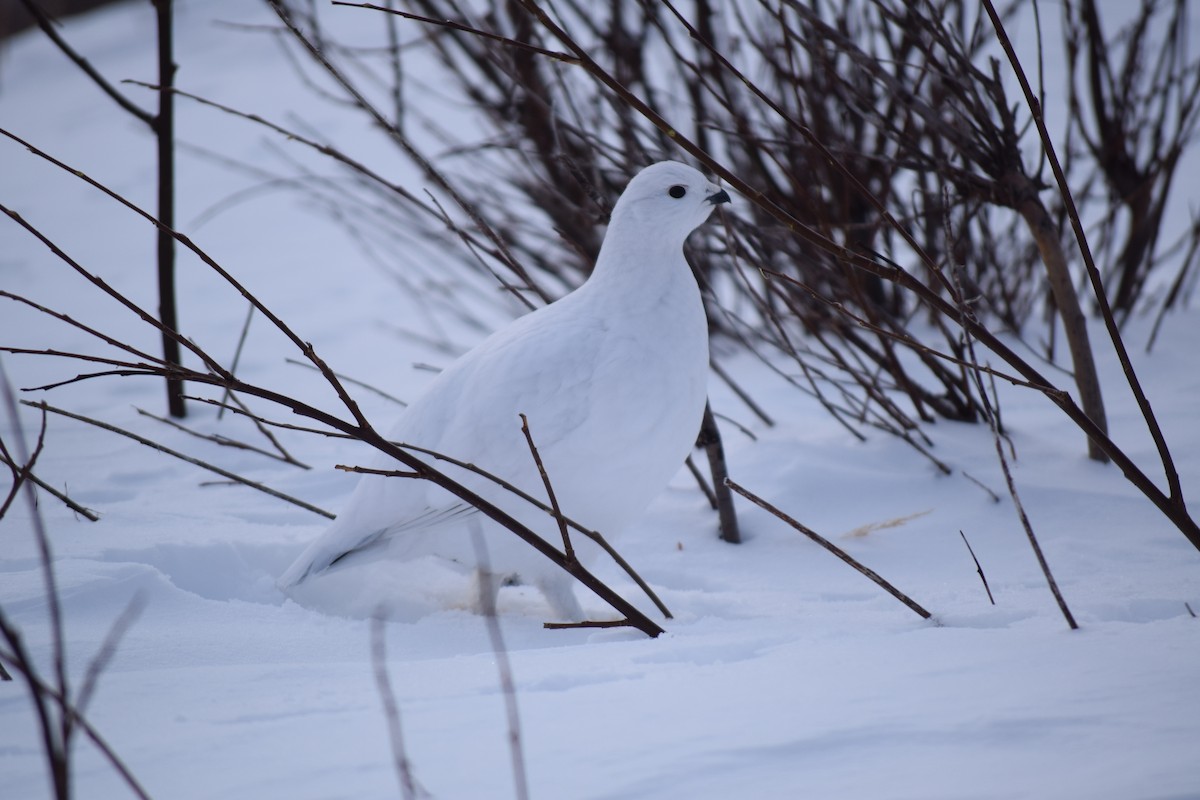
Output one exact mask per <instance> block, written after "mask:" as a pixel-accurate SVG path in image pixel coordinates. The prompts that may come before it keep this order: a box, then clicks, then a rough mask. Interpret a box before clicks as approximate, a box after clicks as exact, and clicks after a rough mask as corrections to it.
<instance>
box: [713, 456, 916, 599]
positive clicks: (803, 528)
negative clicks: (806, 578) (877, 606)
mask: <svg viewBox="0 0 1200 800" xmlns="http://www.w3.org/2000/svg"><path fill="white" fill-rule="evenodd" d="M725 483H726V485H727V486H728V487H729V488H730V489H732V490H733V491H735V492H737V493H738V494H740V495H741V496H742V497H744V498H746V499H747V500H749V501H750V502H751V503H754V505H756V506H758V507H759V508H762V509H765V510H767V511H770V512H771V513H772V514H774V515H775V516H777V517H779V518H780V519H781V520H783V521H784V522H786V523H787V524H788V525H791V526H792V527H793V528H795V529H796V530H798V531H800V533H803V534H804V535H805V536H807V537H808V538H809V539H812V540H813V541H814V542H816V543H817V544H819V545H821V547H824V548H825V549H826V550H828V551H829V552H831V553H833V554H834V555H835V556H837V557H838V558H840V559H841V560H842V561H844V562H846V563H847V564H849V565H850V566H851V567H853V568H854V569H855V570H857V571H858V572H859V573H861V574H863V575H865V576H866V577H867V578H869V579H870V580H871V581H873V582H874V583H875V584H876V585H877V586H879V587H881V588H882V589H883V590H884V591H886V592H887V593H888V594H890V595H891V596H892V597H894V598H896V599H897V600H899V601H900V602H901V603H904V605H906V606H908V607H909V608H910V609H912V610H913V611H914V612H916V613H917V614H918V615H920V617H921V618H922V619H929V618H930V617H931V616H932V615H931V614H930V613H929V612H928V611H926V610H925V609H924V608H922V607H921V606H920V605H918V604H917V603H916V601H914V600H913V599H911V598H910V597H909V596H908V595H906V594H905V593H904V592H902V591H900V590H899V589H897V588H896V587H895V586H893V585H892V584H891V583H889V582H888V581H886V580H884V579H883V578H882V577H880V575H879V573H877V572H875V571H874V570H873V569H871V568H870V567H866V566H863V565H862V564H860V563H859V562H858V561H857V560H855V558H854V557H853V556H851V555H850V554H849V553H847V552H846V551H845V550H843V549H842V548H840V547H838V546H837V545H836V544H834V543H833V542H831V541H829V540H828V539H826V538H825V537H824V536H822V535H821V534H819V533H817V532H816V531H814V530H813V529H812V528H809V527H808V526H807V525H804V524H803V523H800V522H797V521H796V520H795V519H793V518H792V517H790V516H788V515H787V514H785V513H783V512H782V511H780V510H779V509H778V508H776V507H775V506H773V505H771V504H770V503H768V502H767V501H766V500H763V499H762V498H761V497H759V496H758V495H756V494H754V493H752V492H750V491H749V490H747V489H744V488H742V487H741V486H739V485H738V484H736V483H734V481H733V480H731V479H729V478H726V479H725Z"/></svg>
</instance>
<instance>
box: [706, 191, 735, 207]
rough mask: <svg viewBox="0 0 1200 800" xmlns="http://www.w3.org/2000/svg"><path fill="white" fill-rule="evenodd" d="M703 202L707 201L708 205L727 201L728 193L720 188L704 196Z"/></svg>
mask: <svg viewBox="0 0 1200 800" xmlns="http://www.w3.org/2000/svg"><path fill="white" fill-rule="evenodd" d="M704 202H706V203H708V204H709V205H710V206H715V205H720V204H721V203H728V202H729V193H728V192H726V191H725V190H724V189H722V190H721V191H719V192H717V193H716V194H710V195H709V196H708V197H706V198H704Z"/></svg>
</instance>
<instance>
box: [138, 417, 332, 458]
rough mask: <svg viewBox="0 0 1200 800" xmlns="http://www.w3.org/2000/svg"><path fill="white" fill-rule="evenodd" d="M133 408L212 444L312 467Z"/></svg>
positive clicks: (217, 434)
mask: <svg viewBox="0 0 1200 800" xmlns="http://www.w3.org/2000/svg"><path fill="white" fill-rule="evenodd" d="M133 410H134V411H136V412H137V413H139V414H141V415H142V416H143V417H149V418H150V419H153V420H158V421H159V422H161V423H163V424H164V425H169V426H170V427H172V428H174V429H175V430H177V431H182V432H183V433H186V434H188V435H189V436H194V437H196V438H197V439H203V440H204V441H206V442H213V443H214V444H219V445H220V446H222V447H232V448H233V449H235V450H246V451H247V452H250V453H258V454H259V455H260V456H266V457H267V458H272V459H274V460H276V461H282V462H284V463H285V464H291V465H293V466H296V467H300V468H301V469H312V467H310V466H308V465H307V464H303V463H301V462H299V461H296V460H295V459H293V458H291V457H288V456H282V455H279V454H278V453H272V452H271V451H270V450H263V449H262V448H261V447H255V446H254V445H252V444H247V443H246V442H240V441H238V440H237V439H230V438H229V437H228V436H222V435H221V434H219V433H201V432H200V431H194V430H192V429H191V428H189V427H187V426H186V425H183V424H180V423H178V422H176V421H175V420H173V419H168V418H167V417H160V416H159V415H158V414H152V413H151V412H149V411H146V410H145V409H142V408H138V407H137V406H134V407H133Z"/></svg>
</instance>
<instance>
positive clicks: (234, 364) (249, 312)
mask: <svg viewBox="0 0 1200 800" xmlns="http://www.w3.org/2000/svg"><path fill="white" fill-rule="evenodd" d="M252 319H254V306H252V305H247V307H246V321H245V322H243V323H242V332H241V334H240V335H239V336H238V341H237V346H236V347H235V348H234V350H233V361H231V362H230V364H229V372H230V373H231V374H233V375H236V374H237V369H238V362H240V361H241V360H242V348H243V347H245V346H246V337H247V336H248V335H249V333H250V320H252ZM228 400H229V389H226V390H225V392H224V394H222V395H221V402H222V403H224V402H226V401H228ZM223 416H225V409H224V408H222V409H220V410H219V411H217V421H218V422H220V421H221V418H222V417H223Z"/></svg>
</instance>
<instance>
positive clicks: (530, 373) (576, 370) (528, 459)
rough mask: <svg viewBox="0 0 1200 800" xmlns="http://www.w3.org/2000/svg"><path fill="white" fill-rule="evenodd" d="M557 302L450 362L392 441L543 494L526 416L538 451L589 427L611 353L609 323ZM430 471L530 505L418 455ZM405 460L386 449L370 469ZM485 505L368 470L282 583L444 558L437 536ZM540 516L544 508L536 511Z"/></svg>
mask: <svg viewBox="0 0 1200 800" xmlns="http://www.w3.org/2000/svg"><path fill="white" fill-rule="evenodd" d="M566 299H567V298H564V300H560V301H559V302H558V303H556V304H554V305H552V306H547V307H545V308H544V309H541V310H539V311H536V312H534V313H532V314H529V315H526V316H525V317H522V318H520V319H518V320H516V321H515V322H514V323H513V324H512V325H510V326H509V327H507V328H505V329H503V330H501V331H500V332H498V333H497V334H496V335H493V336H492V337H491V338H489V339H487V340H485V341H484V342H483V343H482V344H480V345H479V346H478V347H476V348H475V349H474V350H472V351H470V352H469V353H467V354H466V355H464V356H463V357H462V358H460V359H459V360H458V361H456V362H455V363H454V364H452V365H451V366H450V367H449V368H447V369H446V370H445V371H444V372H443V373H442V374H441V375H440V376H438V378H437V379H435V381H434V382H433V383H432V384H431V385H430V386H429V388H428V389H427V390H426V392H425V393H424V394H423V395H421V396H420V397H419V398H418V399H417V400H416V401H415V402H414V403H412V404H411V405H410V406H409V407H408V408H407V409H406V410H405V412H404V413H403V414H402V415H401V416H400V418H399V419H398V420H397V422H396V424H395V426H394V427H393V428H392V430H391V431H390V432H389V435H388V438H389V439H390V440H392V441H395V442H398V443H402V444H413V445H417V446H420V447H422V448H427V449H429V450H432V451H434V452H437V453H441V454H445V455H447V456H450V457H452V458H455V459H457V460H459V461H463V462H466V463H470V464H473V465H476V466H477V467H479V468H480V469H483V470H485V471H487V472H488V473H490V474H492V475H495V476H496V477H498V478H501V479H503V480H505V481H507V482H509V483H512V484H514V485H516V486H518V487H520V488H521V489H523V490H524V491H526V492H528V493H530V494H533V495H534V496H536V497H542V496H543V495H544V489H543V487H542V483H541V479H540V476H539V475H538V473H537V470H536V466H535V464H534V461H533V458H532V455H531V453H530V451H529V447H528V443H527V442H526V440H525V438H524V434H523V433H522V432H521V420H520V418H519V416H518V415H519V414H521V413H524V414H526V415H527V417H528V419H529V424H530V427H531V431H532V435H533V438H534V440H535V443H536V444H537V446H538V448H539V450H542V451H548V450H549V451H552V450H553V449H554V447H555V445H556V444H557V443H559V442H560V441H561V440H562V439H563V438H564V437H566V436H569V434H570V433H571V432H572V431H574V430H575V429H577V428H578V427H579V426H580V425H582V424H583V423H584V422H585V420H586V419H587V417H588V415H589V413H590V405H589V403H588V402H587V397H588V394H589V391H588V386H589V382H590V381H591V380H592V379H593V378H594V370H595V363H596V361H597V358H598V356H599V353H600V352H602V351H603V349H604V345H603V339H604V333H605V324H604V322H603V321H602V320H596V319H588V318H587V317H586V316H578V315H576V316H572V317H571V319H570V320H569V324H567V325H563V324H562V322H561V321H560V322H555V318H556V317H560V318H561V317H563V316H564V313H566V312H570V311H571V304H570V303H565V302H564V301H565V300H566ZM416 455H417V456H418V457H420V458H423V459H424V460H426V461H427V462H428V463H430V464H431V466H433V467H435V468H436V469H438V470H439V471H442V472H445V473H447V474H448V475H449V476H450V477H451V478H453V479H455V480H457V481H459V482H460V483H463V484H465V485H467V486H468V487H469V488H471V489H473V490H474V491H476V492H478V493H479V494H481V495H482V496H483V497H485V498H486V499H488V500H492V501H494V502H499V503H500V504H502V505H507V506H508V509H509V510H512V509H513V508H514V505H516V506H517V507H521V506H524V507H526V508H527V507H528V504H526V503H525V501H523V500H521V499H520V498H517V497H516V496H515V495H513V494H512V493H511V492H508V491H507V490H505V489H503V488H502V487H500V486H498V485H497V484H496V483H495V482H493V481H490V480H489V479H487V478H484V477H480V476H479V475H478V474H475V473H473V472H471V471H469V470H465V469H462V468H459V467H455V466H453V465H452V464H449V463H448V462H445V461H440V460H437V459H435V458H433V457H431V456H424V455H422V454H420V453H416ZM397 466H398V465H397V464H396V462H395V461H394V460H393V459H391V458H390V457H388V456H385V455H383V454H379V455H378V456H377V458H376V459H375V460H374V463H373V464H372V467H373V468H375V469H394V468H396V467H397ZM476 513H478V511H477V509H475V508H473V507H471V506H470V505H468V504H466V503H464V502H463V501H462V500H460V499H459V498H458V497H457V496H455V495H453V494H452V493H450V492H448V491H446V490H444V489H441V488H440V487H437V486H435V485H432V484H430V483H429V482H427V481H422V480H412V479H408V478H400V477H388V476H381V475H364V476H363V477H362V478H361V479H360V481H359V484H358V486H357V487H356V489H355V491H354V494H353V496H352V497H351V500H350V502H349V503H348V505H347V507H346V509H345V510H343V512H342V513H341V514H340V515H339V516H338V519H337V520H336V521H335V522H334V524H333V525H331V526H330V528H329V529H328V530H326V531H325V533H323V534H322V535H321V536H320V537H318V538H317V540H316V541H314V542H313V543H312V544H311V545H310V546H309V547H308V549H307V550H306V551H305V552H304V553H303V554H302V555H301V556H300V558H299V559H297V561H296V562H295V563H294V564H293V565H292V566H291V567H290V568H289V569H288V571H287V572H286V573H284V575H283V576H282V577H281V578H280V580H279V584H280V585H281V586H283V587H287V586H291V585H294V584H296V583H299V582H301V581H303V580H305V579H306V578H307V577H309V576H311V575H314V574H318V573H320V572H323V571H325V570H327V569H329V568H331V567H334V566H337V565H344V564H346V563H349V562H350V561H353V560H354V558H353V557H356V556H359V555H365V554H368V553H372V552H378V551H381V550H383V549H387V550H390V551H392V553H393V554H394V555H395V556H396V557H398V558H413V557H417V556H420V555H426V554H430V553H438V551H439V548H438V542H439V536H438V534H439V533H440V532H441V531H443V530H444V529H445V528H446V527H447V526H449V525H454V524H460V523H462V522H463V521H465V519H466V518H467V517H468V516H469V515H471V514H476ZM539 513H540V512H539Z"/></svg>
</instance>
